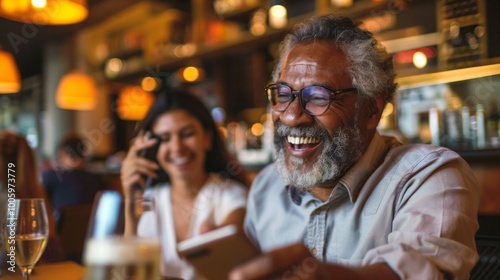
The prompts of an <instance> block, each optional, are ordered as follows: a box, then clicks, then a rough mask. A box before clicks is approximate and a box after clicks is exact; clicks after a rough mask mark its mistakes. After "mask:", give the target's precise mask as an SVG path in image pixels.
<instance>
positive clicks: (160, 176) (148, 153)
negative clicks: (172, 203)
mask: <svg viewBox="0 0 500 280" xmlns="http://www.w3.org/2000/svg"><path fill="white" fill-rule="evenodd" d="M160 143H161V141H160V139H157V141H156V143H155V144H154V145H153V146H151V147H149V148H146V149H142V150H141V151H140V152H139V156H140V157H144V158H147V159H149V160H150V161H153V162H155V163H157V164H158V160H156V157H157V154H158V148H159V147H160ZM156 175H157V179H156V180H155V179H154V178H153V177H151V176H147V177H146V178H144V179H145V182H146V183H145V185H144V188H149V187H151V186H153V185H155V184H156V183H158V181H161V180H164V178H165V176H166V175H164V172H163V171H162V170H161V169H159V170H158V172H157V174H156Z"/></svg>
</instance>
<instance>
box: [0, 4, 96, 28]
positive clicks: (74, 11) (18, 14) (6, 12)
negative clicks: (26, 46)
mask: <svg viewBox="0 0 500 280" xmlns="http://www.w3.org/2000/svg"><path fill="white" fill-rule="evenodd" d="M87 15H88V9H87V0H2V1H0V16H2V17H5V18H7V19H10V20H14V21H19V22H25V23H29V24H33V23H35V24H48V25H65V24H73V23H77V22H81V21H83V20H84V19H85V18H87Z"/></svg>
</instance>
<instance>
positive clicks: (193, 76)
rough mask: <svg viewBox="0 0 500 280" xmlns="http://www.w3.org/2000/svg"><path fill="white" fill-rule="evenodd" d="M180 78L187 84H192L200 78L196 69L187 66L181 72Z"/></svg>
mask: <svg viewBox="0 0 500 280" xmlns="http://www.w3.org/2000/svg"><path fill="white" fill-rule="evenodd" d="M182 77H183V78H184V80H186V81H188V82H194V81H196V80H197V79H198V78H199V77H200V72H199V71H198V68H196V67H192V66H189V67H186V68H184V71H182Z"/></svg>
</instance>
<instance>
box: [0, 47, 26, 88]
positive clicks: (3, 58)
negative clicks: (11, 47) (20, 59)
mask: <svg viewBox="0 0 500 280" xmlns="http://www.w3.org/2000/svg"><path fill="white" fill-rule="evenodd" d="M0 65H1V67H2V70H1V71H0V93H16V92H19V90H20V89H21V76H20V75H19V70H18V69H17V65H16V61H15V60H14V57H12V55H11V54H10V53H8V52H6V51H3V50H2V49H1V48H0Z"/></svg>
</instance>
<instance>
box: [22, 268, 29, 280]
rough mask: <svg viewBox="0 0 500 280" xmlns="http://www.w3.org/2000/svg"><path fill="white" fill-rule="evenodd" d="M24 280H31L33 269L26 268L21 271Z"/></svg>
mask: <svg viewBox="0 0 500 280" xmlns="http://www.w3.org/2000/svg"><path fill="white" fill-rule="evenodd" d="M21 271H22V274H23V280H30V274H31V268H27V267H24V268H22V269H21Z"/></svg>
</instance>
